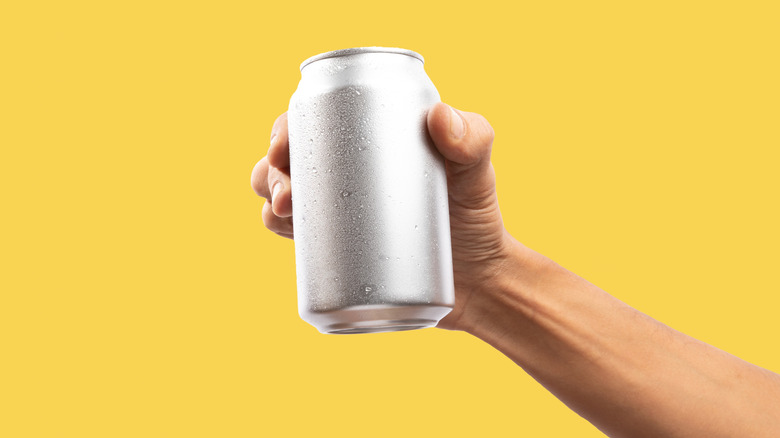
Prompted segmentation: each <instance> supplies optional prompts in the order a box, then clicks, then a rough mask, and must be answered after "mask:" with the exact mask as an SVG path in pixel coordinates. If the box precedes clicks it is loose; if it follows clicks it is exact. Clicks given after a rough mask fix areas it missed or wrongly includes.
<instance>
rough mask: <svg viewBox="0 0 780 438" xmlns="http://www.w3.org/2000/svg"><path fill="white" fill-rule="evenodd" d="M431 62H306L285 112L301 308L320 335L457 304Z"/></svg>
mask: <svg viewBox="0 0 780 438" xmlns="http://www.w3.org/2000/svg"><path fill="white" fill-rule="evenodd" d="M423 62H424V61H423V58H422V56H420V55H419V54H417V53H415V52H412V51H410V50H404V49H397V48H384V47H360V48H352V49H345V50H337V51H333V52H327V53H322V54H320V55H316V56H313V57H311V58H309V59H307V60H306V61H304V62H303V64H301V81H300V83H299V84H298V88H297V90H296V91H295V93H294V94H293V96H292V98H291V99H290V107H289V111H288V128H289V139H290V176H291V179H292V181H291V184H292V201H293V228H294V230H295V260H296V274H297V287H298V310H299V313H300V316H301V318H303V319H304V320H305V321H307V322H309V323H310V324H312V325H313V326H315V327H316V328H317V329H318V330H319V331H320V332H322V333H342V334H348V333H375V332H387V331H398V330H413V329H419V328H425V327H432V326H435V325H436V324H437V323H438V321H439V320H440V319H441V318H443V317H444V316H445V315H447V313H449V312H450V310H452V307H453V306H454V304H455V294H454V286H453V273H452V249H451V242H450V222H449V204H448V198H447V178H446V174H445V167H444V158H443V157H442V155H441V154H440V153H439V152H438V151H437V150H436V148H435V146H434V145H433V142H432V141H431V139H430V136H429V135H428V131H427V123H426V117H427V112H428V110H429V109H430V108H431V107H432V106H433V105H434V104H435V103H436V102H439V100H440V99H439V93H438V91H437V90H436V87H434V85H433V83H432V82H431V80H430V79H429V78H428V76H427V74H426V73H425V70H424V68H423Z"/></svg>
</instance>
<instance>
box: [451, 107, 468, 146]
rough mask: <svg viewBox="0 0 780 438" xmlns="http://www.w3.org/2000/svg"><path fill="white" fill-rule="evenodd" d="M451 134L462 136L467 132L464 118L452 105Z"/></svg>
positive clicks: (456, 136) (457, 136)
mask: <svg viewBox="0 0 780 438" xmlns="http://www.w3.org/2000/svg"><path fill="white" fill-rule="evenodd" d="M450 111H452V114H450V134H452V136H453V137H455V138H461V137H463V135H464V134H466V126H465V125H464V124H463V118H462V117H461V116H460V114H458V112H457V111H455V109H454V108H453V107H450Z"/></svg>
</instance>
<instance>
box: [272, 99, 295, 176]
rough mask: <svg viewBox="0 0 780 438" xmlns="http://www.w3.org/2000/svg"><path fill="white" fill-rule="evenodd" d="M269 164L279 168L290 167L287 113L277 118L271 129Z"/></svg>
mask: <svg viewBox="0 0 780 438" xmlns="http://www.w3.org/2000/svg"><path fill="white" fill-rule="evenodd" d="M268 164H270V165H271V166H273V167H276V168H277V169H286V168H288V167H290V142H289V138H288V135H287V113H284V114H282V115H281V116H279V117H277V118H276V121H275V122H274V127H273V129H271V147H269V148H268Z"/></svg>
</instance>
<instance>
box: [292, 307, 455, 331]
mask: <svg viewBox="0 0 780 438" xmlns="http://www.w3.org/2000/svg"><path fill="white" fill-rule="evenodd" d="M451 310H452V307H449V306H441V305H376V304H375V305H365V306H352V307H348V308H345V309H338V310H332V311H328V312H306V313H305V314H303V313H302V314H301V316H302V317H303V319H304V320H305V321H307V322H308V323H310V324H311V325H313V326H314V327H316V328H317V330H319V331H320V332H322V333H328V334H343V335H347V334H358V333H380V332H397V331H403V330H417V329H422V328H428V327H434V326H436V324H438V323H439V320H441V319H442V318H444V317H445V316H446V315H447V314H448V313H450V311H451Z"/></svg>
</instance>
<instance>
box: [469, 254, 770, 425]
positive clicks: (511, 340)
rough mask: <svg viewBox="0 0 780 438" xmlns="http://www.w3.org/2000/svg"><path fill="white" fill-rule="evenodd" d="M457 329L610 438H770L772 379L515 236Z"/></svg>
mask: <svg viewBox="0 0 780 438" xmlns="http://www.w3.org/2000/svg"><path fill="white" fill-rule="evenodd" d="M509 245H510V247H511V250H510V251H509V253H510V255H508V260H507V261H506V262H505V263H504V265H503V266H504V268H503V269H502V270H501V271H500V274H498V275H497V276H496V277H495V279H494V281H493V282H492V284H491V288H489V289H486V290H484V291H479V292H477V293H473V294H472V299H471V300H470V303H469V310H468V311H467V312H466V313H465V314H463V316H462V317H461V318H460V320H459V321H458V325H459V326H460V327H461V328H462V329H464V330H466V331H467V332H469V333H471V334H473V335H475V336H477V337H479V338H481V339H482V340H484V341H486V342H488V343H489V344H491V345H492V346H494V347H495V348H497V349H498V350H500V351H501V352H503V353H504V354H506V355H507V356H508V357H509V358H511V359H512V360H513V361H515V362H516V363H517V364H518V365H520V366H521V367H523V369H525V370H526V371H527V372H528V373H529V374H530V375H531V376H533V377H534V379H536V380H537V381H538V382H539V383H541V384H542V385H544V386H545V387H546V388H547V389H548V390H549V391H550V392H552V393H553V394H554V395H555V396H556V397H558V398H559V399H560V400H561V401H563V402H564V403H565V404H566V405H567V406H569V407H570V408H571V409H573V410H574V411H576V412H577V413H578V414H580V415H581V416H583V417H584V418H586V419H587V420H588V421H590V422H591V423H593V424H594V425H595V426H596V427H598V428H599V429H601V430H602V431H603V432H605V433H606V434H608V435H609V436H613V437H770V436H777V434H778V433H780V376H778V375H777V374H774V373H771V372H769V371H767V370H764V369H762V368H759V367H757V366H755V365H752V364H749V363H747V362H744V361H742V360H741V359H738V358H736V357H734V356H732V355H730V354H728V353H725V352H723V351H721V350H719V349H717V348H714V347H712V346H710V345H707V344H705V343H703V342H700V341H697V340H696V339H693V338H691V337H689V336H686V335H684V334H682V333H680V332H677V331H675V330H673V329H671V328H669V327H667V326H665V325H663V324H661V323H659V322H657V321H655V320H653V319H652V318H650V317H648V316H646V315H644V314H642V313H640V312H638V311H637V310H635V309H633V308H631V307H629V306H627V305H626V304H624V303H622V302H620V301H619V300H617V299H615V298H614V297H612V296H610V295H608V294H607V293H605V292H604V291H602V290H601V289H599V288H597V287H596V286H594V285H592V284H590V283H588V282H587V281H585V280H584V279H582V278H580V277H578V276H576V275H574V274H572V273H571V272H569V271H567V270H565V269H563V268H562V267H560V266H558V265H557V264H555V263H554V262H552V261H551V260H549V259H547V258H545V257H543V256H541V255H539V254H536V253H534V252H533V251H531V250H529V249H527V248H525V247H523V246H522V245H520V244H519V243H517V242H513V243H511V244H509Z"/></svg>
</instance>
